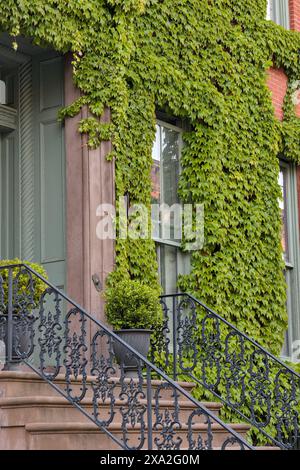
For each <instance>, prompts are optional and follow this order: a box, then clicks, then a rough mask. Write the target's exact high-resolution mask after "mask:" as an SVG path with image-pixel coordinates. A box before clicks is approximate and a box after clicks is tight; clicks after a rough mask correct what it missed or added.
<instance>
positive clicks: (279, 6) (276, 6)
mask: <svg viewBox="0 0 300 470" xmlns="http://www.w3.org/2000/svg"><path fill="white" fill-rule="evenodd" d="M266 18H267V20H270V21H274V23H276V24H278V25H281V26H283V27H284V28H285V29H290V11H289V0H268V3H267V14H266Z"/></svg>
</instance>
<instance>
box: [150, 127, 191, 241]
mask: <svg viewBox="0 0 300 470" xmlns="http://www.w3.org/2000/svg"><path fill="white" fill-rule="evenodd" d="M156 125H159V126H161V127H166V128H168V129H171V130H173V131H176V132H178V133H179V135H180V138H179V149H178V150H179V175H180V173H181V164H180V161H181V154H182V149H183V137H182V134H183V132H184V129H183V128H181V127H179V126H176V125H174V124H170V123H169V122H166V121H163V120H161V119H156ZM153 240H154V242H155V243H163V244H165V245H169V246H173V247H177V248H182V245H181V243H180V242H176V241H173V240H168V239H166V238H161V237H153Z"/></svg>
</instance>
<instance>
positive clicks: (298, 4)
mask: <svg viewBox="0 0 300 470" xmlns="http://www.w3.org/2000/svg"><path fill="white" fill-rule="evenodd" d="M289 10H290V28H291V29H295V30H296V31H300V0H289Z"/></svg>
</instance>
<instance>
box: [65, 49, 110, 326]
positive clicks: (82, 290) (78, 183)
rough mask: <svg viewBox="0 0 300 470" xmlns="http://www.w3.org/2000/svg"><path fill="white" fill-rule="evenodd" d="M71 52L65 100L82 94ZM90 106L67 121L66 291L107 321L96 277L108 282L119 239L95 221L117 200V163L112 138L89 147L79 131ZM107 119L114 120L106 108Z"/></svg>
mask: <svg viewBox="0 0 300 470" xmlns="http://www.w3.org/2000/svg"><path fill="white" fill-rule="evenodd" d="M71 61H72V57H71V55H70V54H68V55H67V56H66V62H65V103H66V104H70V103H72V102H73V101H74V100H75V99H76V98H78V97H79V96H80V92H79V90H78V89H76V88H75V86H74V84H73V80H72V63H71ZM87 115H88V111H87V109H83V110H82V112H81V113H80V114H79V115H78V116H76V117H74V118H67V119H66V123H65V145H66V240H67V250H66V251H67V262H66V266H67V293H68V295H69V296H70V297H71V298H72V299H74V300H76V302H78V303H79V304H80V305H82V306H83V307H84V308H85V309H86V310H87V311H88V312H91V313H92V314H93V315H94V316H95V318H97V319H98V320H100V321H104V312H103V299H101V296H100V293H99V292H97V291H96V289H95V286H94V283H93V280H92V276H93V275H96V276H98V277H99V279H100V282H101V285H102V286H104V284H105V279H106V276H107V274H108V273H109V272H111V271H112V269H113V266H114V241H113V240H99V239H98V238H97V236H96V226H97V223H98V221H99V218H98V217H97V216H96V210H97V207H98V206H99V204H114V203H115V191H114V162H108V161H107V160H106V156H107V154H108V153H109V152H110V150H111V143H110V142H103V143H102V144H101V145H100V147H99V148H97V149H95V150H90V149H88V147H87V137H86V136H82V135H80V133H79V132H78V124H79V121H80V119H82V118H84V117H87ZM102 119H103V121H109V119H110V113H109V110H106V111H105V113H104V115H103V117H102Z"/></svg>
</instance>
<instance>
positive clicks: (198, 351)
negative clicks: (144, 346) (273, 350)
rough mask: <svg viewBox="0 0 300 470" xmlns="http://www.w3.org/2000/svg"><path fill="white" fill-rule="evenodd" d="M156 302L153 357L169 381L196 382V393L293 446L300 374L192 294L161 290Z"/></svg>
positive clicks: (268, 439)
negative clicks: (158, 318)
mask: <svg viewBox="0 0 300 470" xmlns="http://www.w3.org/2000/svg"><path fill="white" fill-rule="evenodd" d="M161 303H162V306H163V311H164V324H163V328H162V331H161V334H160V335H159V337H158V338H157V339H156V341H154V344H153V346H152V355H153V358H152V360H154V358H155V359H156V361H158V363H159V365H160V367H161V368H162V369H163V370H164V371H165V372H168V373H169V374H170V375H171V376H172V377H173V380H177V379H179V378H181V379H182V378H183V377H184V378H185V380H192V381H193V382H195V383H197V384H198V386H199V391H198V396H200V395H201V393H203V392H204V391H205V392H206V393H207V391H208V392H210V393H211V394H212V395H213V396H215V397H217V398H218V399H219V400H220V401H221V402H223V404H224V405H225V408H224V409H225V410H228V411H229V410H230V414H231V415H232V412H234V415H235V416H239V417H241V418H242V419H243V420H244V421H246V422H248V423H250V424H251V426H252V427H253V428H256V430H257V431H256V436H258V435H260V436H261V437H262V438H263V440H264V442H265V443H273V444H275V445H276V446H279V447H280V448H282V449H294V448H296V447H297V445H299V437H300V419H299V411H300V375H299V374H297V373H296V372H295V371H294V370H292V369H291V368H290V367H288V366H287V365H286V364H285V363H283V362H282V361H281V360H280V359H278V358H277V357H275V356H273V355H272V354H270V353H269V352H268V351H267V350H266V349H264V348H263V347H261V346H260V345H259V344H258V343H257V342H255V341H253V340H252V339H251V338H250V337H248V336H247V335H246V334H244V333H242V332H241V331H239V330H238V328H236V327H235V326H233V325H231V324H230V323H229V322H227V321H226V320H225V319H224V318H222V317H221V316H220V315H218V314H217V313H215V312H214V311H212V310H211V309H210V308H208V307H207V306H206V305H204V304H203V303H202V302H200V301H199V300H197V299H196V298H195V297H193V296H191V295H188V294H176V295H170V296H168V295H166V296H162V298H161ZM160 358H162V360H160ZM205 392H204V393H205ZM254 434H255V433H254ZM255 439H257V437H256V438H255V436H254V443H255ZM259 440H261V439H258V441H259Z"/></svg>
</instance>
